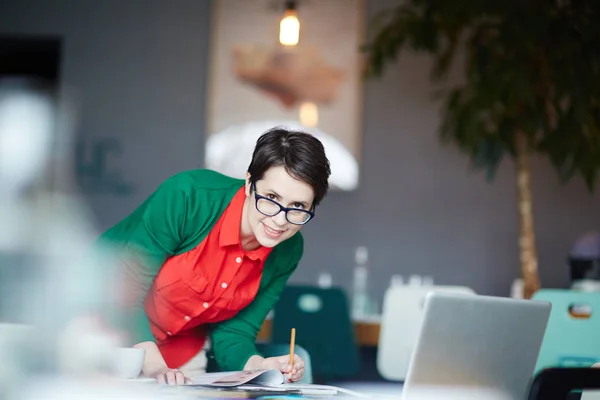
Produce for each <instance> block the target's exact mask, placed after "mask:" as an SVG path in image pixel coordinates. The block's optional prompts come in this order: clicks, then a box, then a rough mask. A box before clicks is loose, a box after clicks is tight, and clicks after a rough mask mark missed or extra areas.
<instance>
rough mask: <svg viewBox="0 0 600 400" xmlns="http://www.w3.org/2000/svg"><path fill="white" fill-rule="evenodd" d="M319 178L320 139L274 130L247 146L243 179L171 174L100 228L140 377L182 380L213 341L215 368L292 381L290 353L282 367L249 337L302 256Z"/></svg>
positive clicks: (300, 365) (296, 369) (324, 176)
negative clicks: (127, 308)
mask: <svg viewBox="0 0 600 400" xmlns="http://www.w3.org/2000/svg"><path fill="white" fill-rule="evenodd" d="M232 156H233V157H235V156H236V155H235V154H234V155H232ZM330 174H331V171H330V166H329V161H328V160H327V157H326V155H325V151H324V148H323V145H322V144H321V142H320V141H319V140H317V139H316V138H314V137H313V136H312V135H309V134H307V133H303V132H298V131H289V130H286V129H281V128H274V129H272V130H270V131H268V132H266V133H264V134H263V135H262V136H261V137H260V138H259V139H258V141H257V142H256V147H255V149H254V152H253V155H252V161H251V163H250V166H249V167H248V172H247V174H246V179H245V181H244V180H240V179H234V178H230V177H227V176H224V175H222V174H219V173H217V172H214V171H210V170H192V171H187V172H183V173H179V174H177V175H175V176H173V177H171V178H169V179H168V180H166V181H165V182H164V183H163V184H162V185H161V186H160V187H159V188H158V189H157V190H156V192H154V193H153V194H152V195H151V196H150V197H149V198H148V199H146V201H145V202H144V203H143V204H142V205H141V206H139V207H138V208H137V209H136V210H135V211H134V212H133V213H132V214H131V215H129V216H128V217H126V218H125V219H124V220H122V221H121V222H119V223H118V224H117V225H115V226H114V227H112V228H110V229H109V230H108V231H107V232H105V233H104V234H103V235H102V237H101V240H102V241H103V242H106V243H110V244H111V245H116V247H117V250H118V251H119V252H120V254H124V255H125V257H122V258H121V259H120V262H119V266H121V267H122V268H121V269H120V270H119V271H120V272H121V273H122V276H123V278H124V279H123V282H124V284H125V285H126V288H127V289H126V291H125V293H126V294H127V297H128V298H127V299H126V301H127V303H128V304H133V305H135V304H137V305H138V306H139V307H137V311H136V312H134V313H131V314H128V316H127V318H126V319H127V332H128V333H129V334H130V336H131V337H130V339H131V344H132V345H133V346H134V347H138V348H143V349H145V350H146V356H145V360H144V365H143V370H142V371H143V374H144V375H145V376H149V377H156V379H157V380H158V381H159V382H161V383H166V384H182V383H184V382H185V379H186V377H190V376H193V375H194V374H198V373H202V372H205V369H206V350H207V349H208V348H209V346H212V351H213V353H214V355H215V359H216V361H217V364H218V365H219V367H220V368H221V369H222V370H252V369H278V370H280V371H281V372H282V373H285V374H289V378H290V380H292V381H296V380H299V379H300V378H301V377H302V375H303V373H304V362H303V361H302V360H301V359H300V358H299V357H298V356H295V358H294V363H293V365H291V366H290V365H289V356H287V357H286V356H282V357H271V358H263V357H262V356H261V355H260V354H258V352H257V350H256V347H255V345H254V342H255V339H256V336H257V334H258V331H259V330H260V327H261V325H262V323H263V322H264V319H265V318H266V316H267V314H268V312H269V311H270V310H271V309H272V307H273V305H274V304H275V302H277V300H278V299H279V296H280V294H281V292H282V290H283V288H284V286H285V284H286V281H287V280H288V278H289V277H290V275H291V274H292V273H293V272H294V270H295V269H296V267H297V265H298V262H299V261H300V258H301V257H302V252H303V240H302V236H301V235H300V233H299V230H300V228H301V227H302V226H303V225H304V224H306V223H307V222H309V221H310V220H311V219H312V217H313V216H314V211H315V208H316V206H317V205H318V204H319V203H320V202H321V200H322V199H323V198H324V197H325V195H326V194H327V190H328V188H329V186H328V178H329V175H330ZM142 305H143V306H142Z"/></svg>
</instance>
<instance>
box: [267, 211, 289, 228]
mask: <svg viewBox="0 0 600 400" xmlns="http://www.w3.org/2000/svg"><path fill="white" fill-rule="evenodd" d="M271 219H272V220H273V222H275V224H276V225H277V226H284V225H285V224H286V223H287V219H285V211H283V210H282V211H281V212H280V213H279V214H277V215H273V216H272V217H271Z"/></svg>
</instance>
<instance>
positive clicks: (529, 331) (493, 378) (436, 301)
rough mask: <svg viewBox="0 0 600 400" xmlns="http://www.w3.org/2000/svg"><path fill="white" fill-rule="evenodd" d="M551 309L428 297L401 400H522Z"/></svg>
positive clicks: (446, 295) (526, 302)
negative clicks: (462, 399)
mask: <svg viewBox="0 0 600 400" xmlns="http://www.w3.org/2000/svg"><path fill="white" fill-rule="evenodd" d="M550 308H551V305H550V303H547V302H541V301H533V300H516V299H510V298H502V297H489V296H477V295H476V296H473V295H463V294H456V293H442V292H439V293H436V292H432V293H429V294H428V295H427V297H426V300H425V314H424V316H423V324H422V325H421V330H420V333H419V338H418V340H417V344H416V347H415V349H414V351H413V353H412V357H411V361H410V364H409V369H408V373H407V376H406V380H405V382H404V387H403V389H402V398H403V399H406V400H413V399H417V398H422V397H421V396H422V395H423V393H424V392H427V391H436V392H440V391H443V390H448V391H449V392H451V391H452V390H482V391H488V392H494V393H496V394H499V396H501V397H502V398H506V399H511V400H522V399H526V398H527V393H528V390H529V384H530V380H531V378H532V376H533V373H534V369H535V365H536V362H537V358H538V355H539V352H540V347H541V344H542V340H543V338H544V333H545V331H546V325H547V323H548V318H549V316H550Z"/></svg>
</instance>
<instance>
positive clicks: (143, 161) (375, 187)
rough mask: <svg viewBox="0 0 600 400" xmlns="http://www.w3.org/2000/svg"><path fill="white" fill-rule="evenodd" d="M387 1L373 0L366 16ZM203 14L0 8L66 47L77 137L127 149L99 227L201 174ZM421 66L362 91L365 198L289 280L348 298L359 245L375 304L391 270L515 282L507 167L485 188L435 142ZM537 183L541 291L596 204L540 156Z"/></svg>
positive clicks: (319, 230)
mask: <svg viewBox="0 0 600 400" xmlns="http://www.w3.org/2000/svg"><path fill="white" fill-rule="evenodd" d="M393 3H395V2H394V1H380V0H373V1H369V3H368V12H369V14H371V15H372V14H373V13H374V12H375V11H376V10H377V9H380V8H381V7H383V6H386V5H390V4H393ZM208 11H209V3H208V1H201V0H169V1H167V0H127V1H121V0H103V1H81V0H53V1H46V0H9V1H8V2H3V3H2V4H0V33H28V34H58V35H61V36H62V37H63V38H64V62H63V65H62V79H63V84H64V85H65V87H66V88H68V89H69V90H73V89H75V90H76V92H75V93H76V94H77V100H78V104H79V107H80V120H79V123H78V127H77V134H78V135H80V136H81V137H84V138H86V139H90V138H103V137H110V136H118V137H119V138H121V139H122V141H123V153H122V156H121V158H119V159H117V160H115V161H114V166H117V167H119V168H120V170H121V171H122V173H123V177H124V179H126V180H127V181H129V182H131V183H133V185H134V189H135V191H134V192H133V194H132V195H130V196H118V195H114V194H110V193H106V194H95V195H88V198H89V201H90V204H91V206H92V208H93V210H94V212H95V214H96V216H97V219H98V227H99V229H103V228H106V227H107V226H109V225H111V224H112V223H114V222H116V221H117V220H118V219H119V218H121V217H123V216H124V215H126V214H127V213H128V212H130V211H131V210H132V209H133V207H135V206H136V205H137V204H138V203H139V202H140V201H141V200H143V198H144V197H145V196H146V195H147V194H149V193H150V192H151V191H152V190H153V189H154V188H155V187H156V186H157V185H158V184H159V183H160V182H161V181H162V180H163V179H164V178H166V177H168V176H169V175H171V174H173V173H175V172H177V171H179V170H182V169H188V168H195V167H199V166H201V165H202V154H203V131H204V127H203V125H204V124H203V119H204V111H203V110H204V106H205V100H204V99H205V96H204V89H205V83H206V81H205V79H206V78H205V75H206V72H207V62H208V60H207V57H208V39H209V38H208V35H209V30H210V27H209V15H208ZM428 66H429V64H428V60H427V59H426V58H424V57H417V56H406V57H404V58H402V60H400V61H399V63H398V65H397V67H394V68H393V69H392V70H390V71H389V73H388V74H387V75H386V76H385V77H384V78H383V79H382V80H380V81H373V82H369V83H367V84H366V86H365V99H364V112H365V114H364V124H365V126H364V140H363V165H362V170H361V175H362V176H361V180H362V182H361V186H360V189H359V190H357V191H355V192H352V193H331V194H330V195H329V196H328V198H327V199H326V201H325V202H324V203H323V205H322V207H320V208H319V210H318V218H317V219H315V220H314V222H312V223H311V224H309V225H308V226H306V228H305V238H306V251H305V257H304V259H303V261H302V264H301V266H300V268H299V270H298V272H297V273H296V274H295V276H294V277H293V278H292V279H293V281H295V282H314V281H315V280H316V277H317V275H318V273H319V272H320V271H322V270H326V271H329V272H331V273H332V274H333V276H334V282H335V283H340V284H342V285H344V286H346V287H350V283H351V278H352V264H353V249H354V247H355V246H357V245H366V246H367V247H368V248H369V251H370V255H371V263H372V269H373V274H374V276H373V282H372V284H373V291H374V293H375V294H376V296H377V297H379V298H380V297H381V293H382V292H383V290H384V289H385V287H386V286H387V284H388V282H389V277H390V276H391V275H392V274H394V273H400V274H403V275H409V274H413V273H418V274H421V275H433V277H434V278H435V280H436V282H438V283H444V284H466V285H469V286H471V287H473V288H474V289H475V290H476V291H478V292H480V293H487V294H497V295H506V294H507V293H508V288H509V285H510V282H511V281H512V279H514V278H515V277H516V276H517V274H518V271H519V270H518V268H519V267H518V255H517V241H516V234H517V218H516V208H515V199H516V193H515V182H514V169H513V165H512V163H510V162H508V161H507V162H505V163H504V164H503V165H502V166H501V168H500V171H499V173H498V176H497V178H496V180H495V182H494V183H493V184H488V183H486V182H485V178H484V175H483V174H481V173H477V172H474V171H471V170H470V169H469V165H468V161H467V159H466V158H465V157H463V156H462V155H461V154H459V153H458V152H457V150H456V149H454V148H449V147H442V145H441V144H439V142H438V140H437V136H436V127H437V124H438V121H439V118H438V115H437V108H436V107H437V106H436V105H435V104H433V103H432V102H431V100H430V94H431V87H430V85H429V84H428ZM167 149H168V151H167ZM534 182H535V183H534V202H535V204H534V206H535V213H536V214H535V217H536V228H537V234H538V241H537V243H538V251H539V257H540V268H541V270H542V281H543V284H544V285H546V286H562V285H565V284H566V279H567V269H566V267H565V263H564V260H565V256H566V254H567V252H568V250H569V248H570V246H571V244H572V242H573V240H574V239H575V237H576V236H577V235H578V234H580V233H581V232H582V231H584V230H587V229H593V228H600V207H598V205H599V204H600V203H599V200H600V196H599V195H598V194H596V196H595V197H592V196H590V195H589V194H588V193H587V192H586V190H585V188H584V186H583V184H582V182H581V181H579V180H577V181H574V182H572V183H570V184H569V185H567V186H564V187H563V186H561V185H560V184H559V183H558V180H557V179H556V177H555V174H554V172H553V171H552V169H551V168H550V166H549V165H548V164H547V163H546V162H545V161H544V160H540V159H536V160H535V165H534Z"/></svg>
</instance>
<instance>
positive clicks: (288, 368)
mask: <svg viewBox="0 0 600 400" xmlns="http://www.w3.org/2000/svg"><path fill="white" fill-rule="evenodd" d="M244 369H246V370H247V369H276V370H278V371H280V372H281V373H282V374H285V375H286V377H287V378H288V380H289V382H297V381H299V380H300V379H302V377H303V376H304V361H303V360H302V359H301V358H300V357H298V355H297V354H294V363H293V364H291V365H290V356H289V354H288V355H286V356H279V357H269V358H262V357H259V356H254V357H253V358H251V359H250V360H248V363H247V364H246V367H245V368H244Z"/></svg>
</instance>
